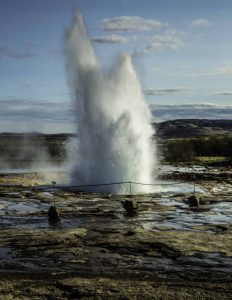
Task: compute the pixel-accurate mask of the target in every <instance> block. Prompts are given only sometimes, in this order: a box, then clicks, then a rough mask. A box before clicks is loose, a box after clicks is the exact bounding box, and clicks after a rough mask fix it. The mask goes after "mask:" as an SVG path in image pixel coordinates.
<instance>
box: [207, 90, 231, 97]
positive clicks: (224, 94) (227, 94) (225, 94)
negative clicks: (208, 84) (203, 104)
mask: <svg viewBox="0 0 232 300" xmlns="http://www.w3.org/2000/svg"><path fill="white" fill-rule="evenodd" d="M211 95H212V96H226V97H227V96H228V97H232V91H226V92H215V93H211Z"/></svg>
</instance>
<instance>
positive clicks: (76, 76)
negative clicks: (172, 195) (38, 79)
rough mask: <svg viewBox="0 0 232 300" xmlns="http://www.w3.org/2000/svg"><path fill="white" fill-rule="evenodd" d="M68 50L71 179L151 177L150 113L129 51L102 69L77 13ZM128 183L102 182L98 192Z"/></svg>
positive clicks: (92, 181)
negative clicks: (73, 133)
mask: <svg viewBox="0 0 232 300" xmlns="http://www.w3.org/2000/svg"><path fill="white" fill-rule="evenodd" d="M66 54H67V68H68V74H69V76H70V81H71V89H72V94H73V97H74V102H75V113H76V116H77V136H78V145H77V146H78V147H77V153H76V159H75V167H74V170H73V172H72V184H74V185H88V184H98V183H110V182H119V181H135V182H142V183H151V182H153V181H154V177H153V172H154V162H155V153H154V148H155V147H154V142H153V134H154V131H153V129H152V126H151V114H150V111H149V108H148V105H147V104H146V102H145V100H144V97H143V93H142V90H141V86H140V83H139V80H138V77H137V74H136V72H135V69H134V67H133V64H132V61H131V57H130V55H120V56H119V57H118V59H117V60H116V61H115V62H114V64H113V65H112V67H111V68H110V69H107V70H106V69H104V68H103V67H102V66H101V65H100V63H99V62H98V60H97V58H96V55H95V52H94V49H93V46H92V44H91V41H90V38H89V36H88V34H87V30H86V27H85V24H84V22H83V19H82V16H81V15H80V14H79V13H77V14H76V15H75V17H74V20H73V24H72V26H71V28H70V30H69V31H68V32H67V34H66ZM125 187H126V185H112V186H99V187H96V188H94V191H98V192H112V193H122V192H128V190H127V191H125ZM127 188H128V186H127ZM145 191H146V192H148V191H149V188H148V187H146V186H141V185H133V192H145Z"/></svg>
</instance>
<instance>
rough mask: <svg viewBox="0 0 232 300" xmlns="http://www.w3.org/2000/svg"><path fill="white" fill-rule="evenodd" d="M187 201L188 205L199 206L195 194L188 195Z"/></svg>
mask: <svg viewBox="0 0 232 300" xmlns="http://www.w3.org/2000/svg"><path fill="white" fill-rule="evenodd" d="M187 203H188V204H189V206H190V207H199V206H200V200H199V199H198V198H197V197H196V196H195V195H192V196H190V197H188V199H187Z"/></svg>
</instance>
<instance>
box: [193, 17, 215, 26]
mask: <svg viewBox="0 0 232 300" xmlns="http://www.w3.org/2000/svg"><path fill="white" fill-rule="evenodd" d="M210 25H211V23H210V22H209V21H208V20H206V19H196V20H193V21H192V22H191V23H190V26H191V27H208V26H210Z"/></svg>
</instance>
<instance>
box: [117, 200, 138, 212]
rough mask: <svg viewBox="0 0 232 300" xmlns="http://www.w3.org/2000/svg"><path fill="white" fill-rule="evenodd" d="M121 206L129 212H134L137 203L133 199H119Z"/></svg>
mask: <svg viewBox="0 0 232 300" xmlns="http://www.w3.org/2000/svg"><path fill="white" fill-rule="evenodd" d="M121 203H122V206H123V207H124V208H125V210H126V211H127V212H129V213H131V212H134V211H136V210H137V209H138V203H137V202H136V201H135V200H125V201H121Z"/></svg>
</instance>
